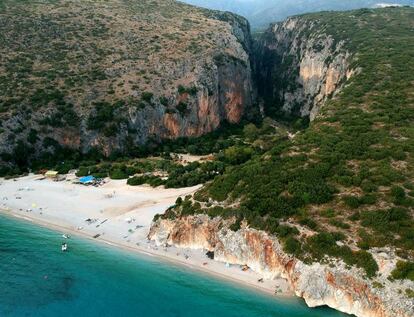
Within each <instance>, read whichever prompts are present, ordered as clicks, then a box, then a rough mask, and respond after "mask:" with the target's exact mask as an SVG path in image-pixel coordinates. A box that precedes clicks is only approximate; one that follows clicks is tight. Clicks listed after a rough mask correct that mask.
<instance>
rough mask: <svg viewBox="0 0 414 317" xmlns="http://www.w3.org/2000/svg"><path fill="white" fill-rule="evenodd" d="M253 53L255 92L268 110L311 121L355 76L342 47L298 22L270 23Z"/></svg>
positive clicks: (296, 19) (297, 19) (306, 22)
mask: <svg viewBox="0 0 414 317" xmlns="http://www.w3.org/2000/svg"><path fill="white" fill-rule="evenodd" d="M256 50H257V59H256V68H257V78H258V79H257V81H258V82H260V83H261V84H260V85H259V86H258V88H259V93H260V95H261V96H263V98H264V101H265V103H266V106H267V107H268V108H270V110H271V111H283V112H285V113H288V114H294V115H300V116H303V117H304V116H310V119H311V120H313V119H314V118H315V116H316V115H317V113H318V112H319V109H320V107H321V106H322V105H323V104H324V102H325V101H326V100H327V99H328V98H330V97H332V96H334V95H335V94H336V93H337V92H338V91H339V89H340V88H341V86H342V84H343V83H344V82H345V81H346V80H347V79H349V78H350V77H351V76H352V74H353V70H352V69H351V68H350V56H351V55H350V53H349V52H348V51H347V50H346V48H345V45H344V42H343V41H337V40H336V39H335V38H334V37H333V36H331V35H328V34H326V33H324V31H323V30H321V29H317V28H314V27H313V22H312V21H309V20H306V19H304V18H302V17H293V18H289V19H287V20H286V21H284V22H281V23H277V24H273V25H272V26H271V27H270V28H269V29H268V30H267V31H266V33H265V34H264V36H263V37H262V39H261V40H260V41H259V43H258V45H257V48H256Z"/></svg>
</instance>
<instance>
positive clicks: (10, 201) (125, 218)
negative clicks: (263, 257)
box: [0, 175, 293, 296]
mask: <svg viewBox="0 0 414 317" xmlns="http://www.w3.org/2000/svg"><path fill="white" fill-rule="evenodd" d="M74 179H75V177H74V175H72V176H70V175H69V176H68V177H67V179H66V180H63V181H59V182H56V181H53V180H51V179H45V178H43V177H42V176H39V175H29V176H25V177H21V178H17V179H11V180H4V179H0V212H1V213H3V214H7V215H10V216H14V217H19V218H23V219H25V220H28V221H32V222H34V223H36V224H39V225H42V226H45V227H49V228H51V229H54V230H56V231H58V232H60V233H61V234H62V235H63V234H69V235H80V236H83V237H86V238H89V239H93V240H94V241H97V242H101V243H106V244H109V245H112V246H115V247H120V248H123V249H126V250H130V251H133V252H139V253H145V254H147V255H151V256H157V257H160V258H162V259H165V260H168V261H173V262H175V263H180V264H182V265H186V266H188V267H191V268H192V269H196V270H201V271H204V272H207V273H210V274H214V275H216V276H219V277H222V278H226V279H229V280H232V281H234V282H238V283H242V284H243V285H245V286H250V287H254V288H256V289H258V290H261V291H264V292H267V293H271V294H275V293H277V295H278V296H292V295H293V294H292V292H291V290H290V289H289V286H288V283H287V282H286V281H285V280H284V279H277V280H264V281H263V282H260V283H259V282H258V280H259V279H260V278H261V276H260V275H258V274H257V273H255V272H253V271H251V270H248V271H242V269H241V267H240V266H236V265H234V266H230V267H228V266H226V265H225V263H220V262H216V261H213V260H210V259H208V258H207V256H206V255H205V251H202V250H190V249H178V248H175V247H168V248H159V247H157V246H155V244H154V243H153V242H150V241H148V240H147V234H148V231H149V228H150V225H151V221H152V219H153V217H154V215H156V214H158V213H163V212H164V211H165V210H166V209H167V208H168V207H169V206H171V205H173V204H174V202H175V200H176V199H177V197H179V196H185V195H189V194H192V193H194V192H195V191H196V190H197V189H198V188H199V186H196V187H191V188H182V189H164V188H161V187H160V188H151V187H148V186H136V187H132V186H128V185H126V181H125V180H119V181H117V180H109V181H108V182H107V183H105V184H104V185H102V186H100V187H93V186H83V185H79V184H74V183H73V180H74ZM67 241H68V244H69V248H70V239H69V240H67ZM56 247H57V248H60V245H57V246H56Z"/></svg>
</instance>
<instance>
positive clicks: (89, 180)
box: [79, 175, 96, 184]
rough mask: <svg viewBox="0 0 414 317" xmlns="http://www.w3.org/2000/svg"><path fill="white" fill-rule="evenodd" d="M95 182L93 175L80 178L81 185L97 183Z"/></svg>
mask: <svg viewBox="0 0 414 317" xmlns="http://www.w3.org/2000/svg"><path fill="white" fill-rule="evenodd" d="M95 180H96V179H95V177H93V176H92V175H89V176H84V177H81V178H79V182H81V184H91V183H93V182H95Z"/></svg>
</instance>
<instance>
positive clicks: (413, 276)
mask: <svg viewBox="0 0 414 317" xmlns="http://www.w3.org/2000/svg"><path fill="white" fill-rule="evenodd" d="M391 276H392V278H394V279H396V280H403V279H408V280H411V281H414V262H404V261H398V262H397V266H396V268H395V269H394V270H393V271H392V272H391Z"/></svg>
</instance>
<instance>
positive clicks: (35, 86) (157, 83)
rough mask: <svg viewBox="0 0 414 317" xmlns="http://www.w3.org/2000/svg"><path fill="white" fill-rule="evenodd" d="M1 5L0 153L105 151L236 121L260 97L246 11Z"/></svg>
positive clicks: (148, 5) (162, 0) (93, 0)
mask: <svg viewBox="0 0 414 317" xmlns="http://www.w3.org/2000/svg"><path fill="white" fill-rule="evenodd" d="M0 16H1V17H0V33H1V34H2V36H3V44H4V45H2V46H1V47H0V71H1V72H0V73H1V74H0V119H1V120H0V153H2V152H3V153H6V154H7V153H9V154H10V153H13V150H14V149H15V148H16V145H17V144H26V145H27V146H30V150H29V151H27V152H28V153H31V154H33V153H37V152H47V151H49V150H50V151H51V150H52V149H53V148H56V147H58V146H65V147H69V148H72V149H75V150H80V151H81V152H87V151H89V150H90V149H91V148H92V147H97V148H100V149H101V150H103V152H104V153H105V154H109V153H111V152H112V151H114V150H125V149H126V148H127V147H128V146H131V145H139V144H143V143H145V142H146V141H148V140H150V139H151V140H153V139H156V140H160V139H163V138H177V137H190V136H200V135H202V134H205V133H208V132H211V131H213V130H215V129H216V128H217V127H218V126H219V125H220V124H221V123H223V122H225V121H228V122H231V123H238V122H239V121H240V120H241V118H242V117H243V116H244V115H245V114H246V112H248V111H246V110H248V109H249V108H250V107H251V106H252V104H253V98H254V95H253V89H252V78H251V77H252V75H251V66H250V54H251V51H250V48H251V38H250V28H249V24H248V22H247V20H245V19H244V18H242V17H239V16H236V15H233V14H230V13H220V12H215V11H209V10H204V9H201V8H196V7H192V6H189V5H185V4H183V3H179V2H177V1H174V0H156V1H150V0H143V1H130V0H127V1H121V0H109V1H104V2H102V1H97V0H88V1H78V0H69V1H62V0H58V1H50V0H45V1H40V2H35V3H30V4H21V3H20V2H19V1H15V0H6V1H4V4H3V5H1V6H0ZM38 154H41V153H38Z"/></svg>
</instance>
